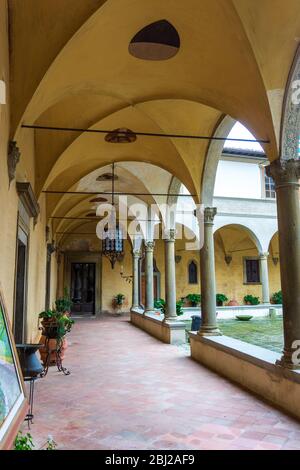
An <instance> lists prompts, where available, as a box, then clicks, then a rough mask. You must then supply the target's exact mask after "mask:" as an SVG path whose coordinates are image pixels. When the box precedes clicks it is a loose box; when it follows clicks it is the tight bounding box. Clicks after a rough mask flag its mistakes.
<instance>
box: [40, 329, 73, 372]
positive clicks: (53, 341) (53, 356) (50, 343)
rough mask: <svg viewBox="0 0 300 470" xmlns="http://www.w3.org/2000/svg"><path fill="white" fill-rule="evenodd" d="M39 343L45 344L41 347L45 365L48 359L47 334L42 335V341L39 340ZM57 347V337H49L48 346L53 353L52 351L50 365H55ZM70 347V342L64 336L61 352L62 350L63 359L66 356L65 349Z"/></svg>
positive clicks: (42, 359)
mask: <svg viewBox="0 0 300 470" xmlns="http://www.w3.org/2000/svg"><path fill="white" fill-rule="evenodd" d="M39 344H44V347H42V348H40V350H39V351H40V356H41V361H42V363H43V365H44V366H45V365H46V361H47V348H46V346H45V344H46V336H44V335H42V336H41V337H40V341H39ZM56 347H57V344H56V339H54V338H52V339H49V340H48V348H49V349H50V350H51V353H50V365H54V364H55V363H56V353H55V349H56ZM67 347H68V342H67V339H66V338H63V340H62V347H61V352H60V357H61V359H62V360H63V359H64V357H65V351H66V349H67Z"/></svg>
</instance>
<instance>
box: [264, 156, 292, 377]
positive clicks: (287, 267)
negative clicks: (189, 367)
mask: <svg viewBox="0 0 300 470" xmlns="http://www.w3.org/2000/svg"><path fill="white" fill-rule="evenodd" d="M267 172H268V175H269V176H272V177H273V179H274V181H275V187H276V194H277V215H278V237H279V254H280V272H281V287H282V297H283V302H282V303H283V329H284V349H283V356H282V358H281V361H279V363H278V364H279V365H281V366H283V367H287V368H290V369H300V361H299V356H300V354H299V353H297V350H299V341H300V209H299V177H300V160H283V159H282V160H275V161H274V162H272V163H271V164H270V165H269V166H268V167H267Z"/></svg>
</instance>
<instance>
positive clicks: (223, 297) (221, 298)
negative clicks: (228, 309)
mask: <svg viewBox="0 0 300 470" xmlns="http://www.w3.org/2000/svg"><path fill="white" fill-rule="evenodd" d="M227 301H228V297H226V295H225V294H217V295H216V302H217V304H218V303H220V304H222V305H223V303H224V302H227Z"/></svg>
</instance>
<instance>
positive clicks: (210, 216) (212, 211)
mask: <svg viewBox="0 0 300 470" xmlns="http://www.w3.org/2000/svg"><path fill="white" fill-rule="evenodd" d="M216 213H217V208H216V207H205V209H204V223H205V224H213V223H214V218H215V215H216Z"/></svg>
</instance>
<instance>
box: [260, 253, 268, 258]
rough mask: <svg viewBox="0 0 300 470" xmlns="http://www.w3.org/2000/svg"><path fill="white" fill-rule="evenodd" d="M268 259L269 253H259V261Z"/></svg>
mask: <svg viewBox="0 0 300 470" xmlns="http://www.w3.org/2000/svg"><path fill="white" fill-rule="evenodd" d="M268 257H269V252H268V251H265V252H262V253H259V259H268Z"/></svg>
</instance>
